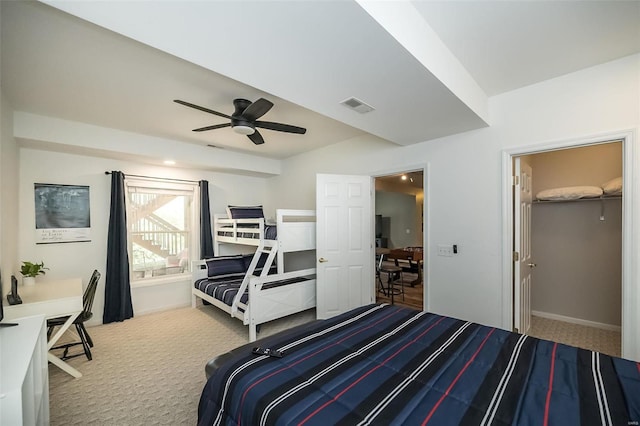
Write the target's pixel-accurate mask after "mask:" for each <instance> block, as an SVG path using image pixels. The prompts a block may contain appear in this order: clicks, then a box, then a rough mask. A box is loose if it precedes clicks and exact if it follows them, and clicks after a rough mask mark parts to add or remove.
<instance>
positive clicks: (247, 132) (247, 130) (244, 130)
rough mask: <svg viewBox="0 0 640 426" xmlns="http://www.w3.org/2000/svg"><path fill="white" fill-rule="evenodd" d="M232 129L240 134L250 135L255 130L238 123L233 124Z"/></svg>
mask: <svg viewBox="0 0 640 426" xmlns="http://www.w3.org/2000/svg"><path fill="white" fill-rule="evenodd" d="M233 131H234V132H236V133H238V134H241V135H252V134H254V133H255V132H256V129H254V128H253V127H250V126H243V125H238V126H233Z"/></svg>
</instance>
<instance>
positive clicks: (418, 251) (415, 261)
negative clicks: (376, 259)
mask: <svg viewBox="0 0 640 426" xmlns="http://www.w3.org/2000/svg"><path fill="white" fill-rule="evenodd" d="M386 256H387V259H390V260H391V259H393V260H394V261H395V264H396V266H400V263H399V262H398V261H399V260H405V261H408V262H409V266H408V267H407V266H403V267H402V269H403V271H404V272H412V273H415V274H418V278H416V279H415V280H413V281H412V282H411V283H410V285H411V287H414V286H415V285H417V284H420V283H422V264H423V251H422V247H413V248H395V249H390V250H389V252H388V253H387V254H386Z"/></svg>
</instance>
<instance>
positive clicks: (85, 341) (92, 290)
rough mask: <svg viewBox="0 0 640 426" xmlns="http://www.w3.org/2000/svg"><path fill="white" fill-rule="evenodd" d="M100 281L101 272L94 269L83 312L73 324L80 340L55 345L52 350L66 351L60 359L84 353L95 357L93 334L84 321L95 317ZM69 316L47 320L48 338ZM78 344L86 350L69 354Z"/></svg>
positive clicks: (83, 303)
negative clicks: (94, 310) (94, 307)
mask: <svg viewBox="0 0 640 426" xmlns="http://www.w3.org/2000/svg"><path fill="white" fill-rule="evenodd" d="M98 281H100V272H98V270H97V269H96V270H94V271H93V274H91V278H90V279H89V284H87V288H86V289H85V291H84V294H83V295H82V312H81V313H80V315H78V317H77V318H76V319H75V321H74V322H73V324H74V325H75V327H76V331H77V333H78V337H80V341H79V342H72V343H65V344H62V345H59V346H54V347H53V348H51V350H53V349H63V348H64V353H63V355H62V357H60V359H62V360H63V361H65V360H67V359H69V358H74V357H77V356H80V355H82V354H83V353H84V355H85V356H86V357H87V359H88V360H89V361H91V360H92V359H93V358H92V355H91V348H92V347H93V340H92V339H91V336H90V335H89V333H88V332H87V329H86V328H85V326H84V323H85V321H88V320H89V319H91V317H93V313H92V312H91V309H92V307H93V300H94V299H95V295H96V289H97V287H98ZM67 318H68V317H59V318H51V319H48V320H47V339H48V338H50V337H51V334H52V333H53V330H54V329H55V328H56V327H59V326H61V325H63V324H64V323H65V322H66V320H67ZM76 345H82V347H83V349H84V352H78V353H76V354H72V355H69V348H71V347H73V346H76Z"/></svg>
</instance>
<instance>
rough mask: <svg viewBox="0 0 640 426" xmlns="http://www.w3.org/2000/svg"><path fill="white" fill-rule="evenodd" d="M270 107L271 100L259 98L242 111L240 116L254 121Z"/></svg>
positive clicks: (271, 104)
mask: <svg viewBox="0 0 640 426" xmlns="http://www.w3.org/2000/svg"><path fill="white" fill-rule="evenodd" d="M272 107H273V103H272V102H271V101H268V100H266V99H265V98H260V99H258V100H257V101H255V102H254V103H252V104H251V105H249V106H248V107H247V108H246V109H245V110H244V111H243V112H242V118H244V119H245V120H248V121H255V120H257V119H258V118H260V117H262V116H263V115H265V114H266V113H267V112H269V110H270V109H271V108H272Z"/></svg>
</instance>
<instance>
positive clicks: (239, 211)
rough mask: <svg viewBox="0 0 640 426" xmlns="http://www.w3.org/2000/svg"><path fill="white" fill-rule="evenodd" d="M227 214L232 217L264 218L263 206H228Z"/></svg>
mask: <svg viewBox="0 0 640 426" xmlns="http://www.w3.org/2000/svg"><path fill="white" fill-rule="evenodd" d="M227 215H228V216H229V217H230V218H231V219H261V218H264V213H263V212H262V206H227Z"/></svg>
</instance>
